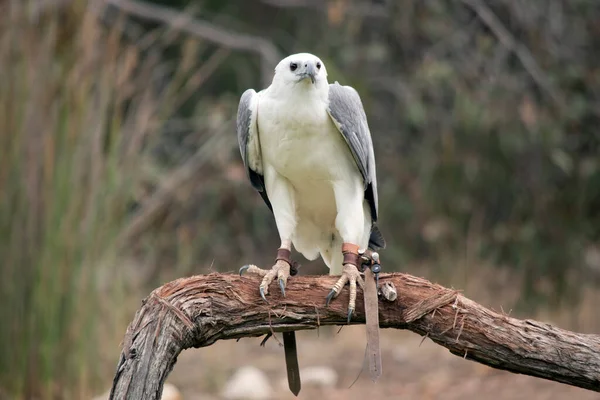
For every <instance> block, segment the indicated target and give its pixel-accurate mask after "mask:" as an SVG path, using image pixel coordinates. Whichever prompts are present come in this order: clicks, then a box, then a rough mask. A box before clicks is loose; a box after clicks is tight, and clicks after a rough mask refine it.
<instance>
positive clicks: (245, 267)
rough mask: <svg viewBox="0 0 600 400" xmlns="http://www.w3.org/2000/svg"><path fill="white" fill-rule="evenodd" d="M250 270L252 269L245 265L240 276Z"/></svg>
mask: <svg viewBox="0 0 600 400" xmlns="http://www.w3.org/2000/svg"><path fill="white" fill-rule="evenodd" d="M248 268H250V266H249V265H244V266H243V267H242V268H240V276H242V275H243V274H244V272H246V271H248Z"/></svg>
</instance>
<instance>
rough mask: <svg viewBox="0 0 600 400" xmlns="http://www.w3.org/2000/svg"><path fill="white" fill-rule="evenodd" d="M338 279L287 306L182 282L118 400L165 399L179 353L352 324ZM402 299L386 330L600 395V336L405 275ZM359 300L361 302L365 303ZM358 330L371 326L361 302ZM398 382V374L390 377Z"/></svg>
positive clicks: (144, 321)
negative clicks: (334, 292)
mask: <svg viewBox="0 0 600 400" xmlns="http://www.w3.org/2000/svg"><path fill="white" fill-rule="evenodd" d="M336 279H337V278H336V277H333V276H299V277H294V278H292V279H291V280H290V282H289V284H288V287H287V289H286V297H285V298H283V297H282V296H281V294H280V293H279V292H278V291H277V290H273V291H272V294H271V296H270V303H269V304H266V303H264V302H263V301H262V300H261V299H260V297H259V294H258V290H257V288H258V284H259V281H258V278H256V277H253V276H244V277H243V278H240V277H238V276H237V275H225V274H210V275H201V276H194V277H190V278H183V279H178V280H176V281H173V282H170V283H167V284H166V285H164V286H161V287H159V288H158V289H156V290H154V291H153V292H152V293H151V294H150V296H149V297H147V298H146V299H145V300H144V301H143V305H142V308H141V309H140V310H138V312H137V313H136V315H135V318H134V320H133V322H132V323H131V325H130V326H129V328H128V329H127V333H126V336H125V339H124V342H123V351H122V353H121V357H120V360H119V364H118V367H117V372H116V375H115V378H114V381H113V387H112V390H111V395H110V398H111V399H125V398H127V399H158V398H160V394H161V392H162V386H163V382H164V381H165V379H166V377H167V375H168V374H169V372H170V371H171V369H172V368H173V366H174V364H175V362H176V360H177V356H178V354H179V353H180V352H181V351H182V350H184V349H187V348H190V347H204V346H210V345H211V344H213V343H215V342H216V341H217V340H223V339H236V338H241V337H252V336H260V335H265V334H267V333H269V332H271V331H276V332H281V331H286V330H301V329H315V328H317V327H318V326H319V325H344V324H345V321H346V310H345V308H344V307H345V305H346V304H347V301H348V298H347V296H348V295H347V291H344V292H343V293H342V294H341V295H340V297H339V299H337V300H336V301H334V302H333V303H332V304H331V305H330V306H329V307H325V306H324V303H325V296H326V294H327V293H328V292H329V288H330V287H331V286H332V285H333V283H334V281H335V280H336ZM380 281H381V282H382V283H384V282H392V283H393V284H394V285H395V287H396V289H397V291H398V298H397V299H396V300H395V301H393V302H388V301H383V300H381V301H380V307H379V308H380V310H379V314H380V316H379V321H380V325H381V327H382V328H396V329H408V330H411V331H413V332H416V333H418V334H420V335H426V336H427V337H429V338H430V339H431V340H433V341H434V342H435V343H437V344H439V345H441V346H444V347H446V348H448V349H449V350H450V352H452V353H453V354H456V355H458V356H460V357H465V358H467V359H471V360H474V361H478V362H480V363H482V364H486V365H489V366H491V367H494V368H499V369H504V370H507V371H511V372H515V373H521V374H526V375H531V376H536V377H540V378H546V379H549V380H553V381H557V382H562V383H566V384H569V385H573V386H579V387H582V388H586V389H590V390H594V391H600V336H597V335H587V334H578V333H574V332H569V331H566V330H563V329H559V328H556V327H553V326H551V325H548V324H545V323H541V322H536V321H532V320H518V319H515V318H511V317H508V316H506V315H501V314H498V313H496V312H493V311H491V310H489V309H487V308H485V307H483V306H481V305H479V304H477V303H475V302H473V301H471V300H469V299H467V298H466V297H464V296H462V295H461V294H460V293H458V292H457V291H454V290H450V289H446V288H444V287H442V286H439V285H436V284H432V283H430V282H428V281H427V280H425V279H421V278H416V277H413V276H410V275H405V274H386V275H383V276H382V277H381V279H380ZM359 297H361V295H360V294H359ZM352 322H353V323H355V324H360V323H364V309H363V307H362V299H357V310H356V315H355V317H354V318H353V321H352ZM387 373H391V372H387Z"/></svg>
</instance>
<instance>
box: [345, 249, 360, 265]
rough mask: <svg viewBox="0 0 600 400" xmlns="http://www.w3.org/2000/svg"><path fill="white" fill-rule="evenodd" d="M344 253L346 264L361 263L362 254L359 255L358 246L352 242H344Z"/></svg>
mask: <svg viewBox="0 0 600 400" xmlns="http://www.w3.org/2000/svg"><path fill="white" fill-rule="evenodd" d="M342 254H343V255H344V265H346V264H352V265H354V266H355V267H358V266H359V264H360V256H359V255H358V246H357V245H355V244H352V243H343V244H342Z"/></svg>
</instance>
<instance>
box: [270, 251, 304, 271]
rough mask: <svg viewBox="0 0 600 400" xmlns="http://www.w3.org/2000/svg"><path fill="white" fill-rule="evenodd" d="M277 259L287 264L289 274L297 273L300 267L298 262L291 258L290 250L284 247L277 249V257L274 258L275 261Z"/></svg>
mask: <svg viewBox="0 0 600 400" xmlns="http://www.w3.org/2000/svg"><path fill="white" fill-rule="evenodd" d="M279 260H281V261H285V262H286V263H288V264H289V266H290V275H291V276H294V275H296V274H297V273H298V268H299V267H300V264H298V262H297V261H293V260H292V252H291V251H290V250H288V249H284V248H279V249H277V257H276V258H275V261H279Z"/></svg>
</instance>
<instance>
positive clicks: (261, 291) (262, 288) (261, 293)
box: [260, 286, 269, 303]
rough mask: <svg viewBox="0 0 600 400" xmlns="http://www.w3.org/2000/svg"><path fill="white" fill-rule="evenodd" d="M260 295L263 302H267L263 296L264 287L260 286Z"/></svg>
mask: <svg viewBox="0 0 600 400" xmlns="http://www.w3.org/2000/svg"><path fill="white" fill-rule="evenodd" d="M260 297H262V299H263V300H264V301H265V302H267V303H268V302H269V300H267V298H266V297H265V288H264V287H262V286H261V287H260Z"/></svg>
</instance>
